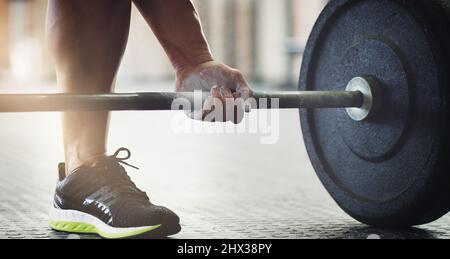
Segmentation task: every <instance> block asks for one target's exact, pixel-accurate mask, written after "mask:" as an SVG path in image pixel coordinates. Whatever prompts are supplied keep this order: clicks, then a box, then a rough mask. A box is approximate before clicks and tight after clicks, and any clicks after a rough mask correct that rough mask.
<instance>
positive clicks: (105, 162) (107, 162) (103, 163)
mask: <svg viewBox="0 0 450 259" xmlns="http://www.w3.org/2000/svg"><path fill="white" fill-rule="evenodd" d="M94 167H95V168H102V167H103V168H104V169H105V170H106V171H108V173H119V172H122V170H123V167H122V166H121V165H120V163H119V162H117V161H116V160H114V159H113V158H111V157H100V158H97V160H96V161H95V163H94Z"/></svg>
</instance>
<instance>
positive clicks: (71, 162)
mask: <svg viewBox="0 0 450 259" xmlns="http://www.w3.org/2000/svg"><path fill="white" fill-rule="evenodd" d="M102 157H106V154H105V153H103V154H96V155H89V156H84V157H83V158H80V157H70V156H68V157H67V158H66V176H69V175H70V174H71V173H72V172H74V171H75V170H76V169H78V168H80V167H94V166H95V163H96V161H97V160H98V159H99V158H102Z"/></svg>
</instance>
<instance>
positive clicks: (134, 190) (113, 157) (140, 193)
mask: <svg viewBox="0 0 450 259" xmlns="http://www.w3.org/2000/svg"><path fill="white" fill-rule="evenodd" d="M121 152H126V153H127V155H126V156H125V157H119V155H120V153H121ZM130 157H131V151H130V150H129V149H128V148H124V147H121V148H119V149H118V150H117V151H116V152H115V153H114V154H113V155H111V156H108V157H107V158H109V159H111V160H113V161H115V162H117V163H120V164H123V165H126V166H129V167H132V168H134V169H136V170H139V168H138V167H137V166H134V165H131V164H129V163H127V162H125V160H127V159H129V158H130ZM123 172H124V174H125V175H126V178H124V180H125V182H123V183H125V184H127V186H128V187H131V188H132V190H129V189H125V190H124V193H127V194H128V195H130V196H129V197H130V198H131V197H138V198H144V199H145V200H147V201H148V200H149V198H148V195H147V193H146V192H143V191H141V190H139V189H138V188H137V187H136V185H135V184H134V183H133V182H132V181H131V179H130V177H129V176H128V175H127V174H126V172H125V171H123ZM125 175H124V176H125Z"/></svg>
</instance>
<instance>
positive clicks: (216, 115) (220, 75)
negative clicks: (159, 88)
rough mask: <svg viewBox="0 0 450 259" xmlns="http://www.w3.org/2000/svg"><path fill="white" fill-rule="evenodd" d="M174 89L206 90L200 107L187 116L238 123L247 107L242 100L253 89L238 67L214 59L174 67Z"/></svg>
mask: <svg viewBox="0 0 450 259" xmlns="http://www.w3.org/2000/svg"><path fill="white" fill-rule="evenodd" d="M176 87H177V89H176V90H177V92H192V91H196V90H198V91H203V92H210V93H211V95H210V96H209V97H208V98H207V99H206V101H205V103H204V105H203V109H202V111H195V112H194V113H192V114H191V118H193V119H197V120H204V121H231V122H233V123H235V124H238V123H240V122H241V121H242V119H243V117H244V113H245V112H249V111H250V107H249V106H248V105H246V103H245V101H246V100H247V99H248V98H251V97H252V95H253V91H252V90H251V88H250V86H249V85H248V83H247V81H246V80H245V78H244V76H243V75H242V73H241V72H240V71H239V70H236V69H233V68H230V67H228V66H226V65H224V64H222V63H219V62H216V61H209V62H205V63H202V64H200V65H197V66H194V67H188V68H183V69H180V70H178V71H177V83H176Z"/></svg>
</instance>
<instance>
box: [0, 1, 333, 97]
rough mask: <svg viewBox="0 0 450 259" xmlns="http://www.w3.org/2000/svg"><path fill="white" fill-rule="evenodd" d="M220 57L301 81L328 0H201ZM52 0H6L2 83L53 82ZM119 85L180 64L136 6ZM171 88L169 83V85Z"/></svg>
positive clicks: (263, 77)
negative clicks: (48, 22) (48, 32)
mask: <svg viewBox="0 0 450 259" xmlns="http://www.w3.org/2000/svg"><path fill="white" fill-rule="evenodd" d="M193 2H194V4H195V5H196V7H197V9H198V12H199V14H200V16H201V19H202V22H203V25H204V30H205V34H206V37H207V38H208V40H209V43H210V45H211V48H212V50H213V54H214V55H215V57H216V58H217V59H218V60H220V61H223V62H225V63H227V64H228V65H230V66H233V67H236V68H238V69H241V70H242V71H243V72H244V74H245V75H246V76H247V77H248V79H249V80H250V81H252V82H254V83H260V84H261V85H266V86H270V87H273V88H279V87H284V88H286V87H295V84H296V82H297V77H298V73H299V67H300V62H301V53H302V49H303V48H304V46H305V43H306V40H307V37H308V34H309V32H310V30H311V27H312V26H313V24H314V21H315V19H316V18H317V15H318V14H319V12H320V11H321V9H322V8H323V6H324V5H325V3H326V0H194V1H193ZM46 7H47V0H0V86H8V87H14V88H15V90H17V91H20V90H21V88H20V87H22V88H24V87H26V86H32V85H33V86H38V85H45V86H54V85H55V83H54V81H55V73H54V68H53V65H52V61H51V59H50V57H49V55H48V51H47V49H46V42H45V33H44V31H45V14H46ZM131 19H132V21H131V31H130V37H129V44H128V47H127V51H126V54H125V57H124V60H123V63H122V66H121V68H120V72H119V76H118V82H119V85H121V86H123V85H147V84H148V85H150V82H152V81H168V82H170V81H173V78H174V72H173V70H172V67H171V65H170V64H169V62H168V59H167V58H166V55H165V53H164V51H163V50H162V48H161V47H160V45H159V43H158V42H157V40H156V38H155V37H154V36H153V34H152V32H151V31H150V29H149V28H148V26H147V24H146V23H145V21H144V19H143V18H142V17H141V16H140V14H139V13H138V11H137V10H136V9H135V8H133V14H132V18H131ZM168 90H169V89H168Z"/></svg>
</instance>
